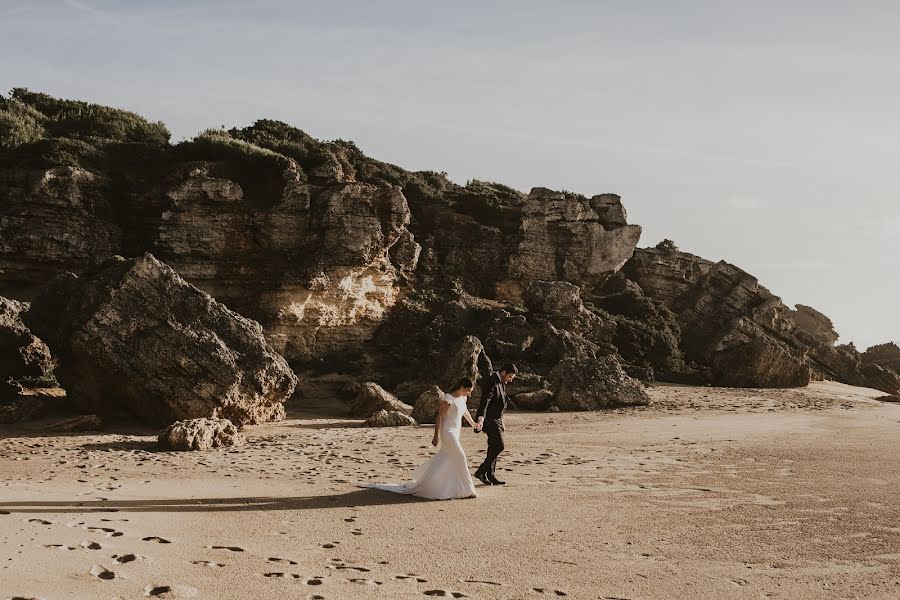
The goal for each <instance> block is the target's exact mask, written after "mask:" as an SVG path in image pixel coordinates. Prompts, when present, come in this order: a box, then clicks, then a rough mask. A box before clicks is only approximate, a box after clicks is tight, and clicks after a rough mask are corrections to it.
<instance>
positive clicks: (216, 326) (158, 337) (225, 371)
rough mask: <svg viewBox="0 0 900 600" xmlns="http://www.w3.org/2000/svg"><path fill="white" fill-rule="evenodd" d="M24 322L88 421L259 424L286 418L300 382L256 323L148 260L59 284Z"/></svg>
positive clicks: (119, 263)
mask: <svg viewBox="0 0 900 600" xmlns="http://www.w3.org/2000/svg"><path fill="white" fill-rule="evenodd" d="M26 320H27V324H28V325H29V326H30V327H32V328H33V329H34V330H36V331H38V332H40V334H39V335H41V337H42V338H43V339H45V340H46V341H47V343H48V345H49V346H50V347H51V349H52V350H53V352H54V354H55V356H56V357H57V358H58V360H59V367H58V368H57V369H56V376H57V378H58V379H59V381H60V383H61V384H62V385H63V387H65V389H66V392H67V395H68V397H69V399H70V401H71V402H73V403H74V404H75V405H76V406H79V407H80V408H82V409H84V410H85V411H86V412H91V413H97V414H107V413H115V412H128V413H131V414H133V415H136V416H137V417H139V418H141V419H142V420H144V421H146V422H149V423H160V422H171V421H173V420H180V419H191V418H197V417H209V418H228V419H231V420H232V421H233V422H235V423H237V424H239V425H243V424H246V423H261V422H265V421H272V420H279V419H281V418H283V417H284V407H283V402H284V401H285V400H286V399H287V398H288V397H290V395H291V393H292V392H293V390H294V386H295V385H296V382H297V378H296V376H295V375H294V373H293V372H292V371H291V369H290V367H289V366H288V365H287V363H286V362H285V360H284V359H283V358H282V357H281V356H279V355H278V354H277V353H276V352H275V351H274V350H273V349H272V348H271V346H269V344H268V343H267V342H266V340H265V338H264V337H263V332H262V328H261V327H260V326H259V324H258V323H256V322H254V321H251V320H249V319H246V318H244V317H242V316H241V315H239V314H237V313H235V312H233V311H231V310H229V309H227V308H226V307H225V306H224V305H222V304H220V303H218V302H216V301H215V300H214V299H213V298H211V297H210V296H209V295H208V294H206V293H205V292H202V291H201V290H199V289H197V288H196V287H194V286H192V285H190V284H189V283H187V282H186V281H184V279H182V278H181V277H179V276H178V274H176V273H175V271H173V270H172V269H171V268H170V267H168V266H167V265H165V264H163V263H161V262H160V261H158V260H157V259H156V258H154V257H153V256H152V255H150V254H145V255H144V256H142V257H140V258H136V259H128V260H126V259H122V258H121V257H117V258H114V259H111V260H110V261H108V262H107V263H105V264H104V265H102V266H101V267H100V268H99V269H98V270H96V271H93V272H90V273H88V274H86V275H84V276H82V277H76V276H74V275H71V274H69V275H66V276H61V277H59V278H58V279H57V280H55V281H54V282H53V283H52V284H51V285H50V286H48V288H47V289H46V290H45V291H44V292H43V293H42V294H41V295H40V296H39V297H38V298H37V299H36V300H35V302H34V303H33V305H32V309H31V311H29V313H27V317H26Z"/></svg>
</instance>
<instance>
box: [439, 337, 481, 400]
mask: <svg viewBox="0 0 900 600" xmlns="http://www.w3.org/2000/svg"><path fill="white" fill-rule="evenodd" d="M493 370H494V366H493V363H492V362H491V359H490V357H488V355H487V354H486V353H485V351H484V345H482V343H481V340H479V339H478V338H477V337H475V336H474V335H467V336H466V337H464V338H463V339H461V340H460V341H459V342H457V343H456V344H455V345H454V346H453V347H452V348H451V349H450V352H449V353H448V354H447V356H446V366H445V369H444V374H443V376H442V377H441V382H440V384H439V385H441V387H442V388H443V389H445V390H452V389H454V388H455V387H456V384H457V383H459V380H460V379H462V378H463V377H468V378H469V379H471V380H472V381H473V382H476V383H477V382H478V380H479V379H481V378H483V377H489V376H490V374H491V373H492V372H493ZM476 387H477V385H476Z"/></svg>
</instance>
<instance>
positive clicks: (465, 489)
mask: <svg viewBox="0 0 900 600" xmlns="http://www.w3.org/2000/svg"><path fill="white" fill-rule="evenodd" d="M474 387H475V384H474V383H473V382H472V380H471V379H469V378H468V377H464V378H463V379H461V380H460V382H459V383H458V384H457V385H456V389H454V390H453V391H452V392H449V393H446V394H444V397H443V398H442V399H441V401H440V409H439V410H438V414H437V419H436V420H435V423H434V438H433V439H432V440H431V445H432V446H437V445H438V444H440V449H439V450H438V451H437V453H436V454H435V455H434V456H432V457H431V458H429V459H428V460H427V461H425V463H424V464H422V465H421V466H420V467H419V468H417V469H416V470H415V471H413V474H412V480H410V481H407V482H405V483H363V484H360V486H359V487H364V488H375V489H379V490H387V491H389V492H396V493H398V494H412V495H413V496H419V497H421V498H429V499H431V500H449V499H451V498H474V497H476V496H477V494H476V493H475V483H474V482H473V481H472V476H471V475H469V462H468V460H466V453H465V452H464V451H463V448H462V445H460V443H459V432H460V430H461V429H462V419H463V418H465V420H466V421H468V423H469V425H471V426H472V427H474V428H475V431H478V430H479V427H478V425H477V424H476V423H475V421H474V420H473V419H472V415H470V414H469V409H468V408H467V407H466V399H467V398H468V397H469V394H471V393H472V388H474Z"/></svg>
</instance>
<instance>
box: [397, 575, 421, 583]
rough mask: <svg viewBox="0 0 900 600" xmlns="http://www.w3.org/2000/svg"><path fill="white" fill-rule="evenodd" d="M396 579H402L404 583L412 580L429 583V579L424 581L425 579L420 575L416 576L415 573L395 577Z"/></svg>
mask: <svg viewBox="0 0 900 600" xmlns="http://www.w3.org/2000/svg"><path fill="white" fill-rule="evenodd" d="M394 579H400V580H401V581H404V580H406V579H412V580H414V581H416V582H418V583H428V580H427V579H423V578H421V577H419V576H418V575H416V574H415V573H407V574H406V575H394Z"/></svg>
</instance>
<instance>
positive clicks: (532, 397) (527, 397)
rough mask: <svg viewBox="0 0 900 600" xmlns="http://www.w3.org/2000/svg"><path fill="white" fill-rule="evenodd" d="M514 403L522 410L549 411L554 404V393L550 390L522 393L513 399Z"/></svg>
mask: <svg viewBox="0 0 900 600" xmlns="http://www.w3.org/2000/svg"><path fill="white" fill-rule="evenodd" d="M512 401H513V403H514V404H515V406H516V408H519V409H522V410H547V409H548V408H550V405H551V404H552V403H553V392H552V391H551V390H548V389H539V390H534V391H532V392H520V393H518V394H516V395H515V396H513V397H512Z"/></svg>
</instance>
